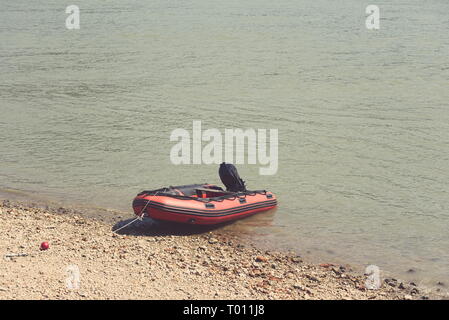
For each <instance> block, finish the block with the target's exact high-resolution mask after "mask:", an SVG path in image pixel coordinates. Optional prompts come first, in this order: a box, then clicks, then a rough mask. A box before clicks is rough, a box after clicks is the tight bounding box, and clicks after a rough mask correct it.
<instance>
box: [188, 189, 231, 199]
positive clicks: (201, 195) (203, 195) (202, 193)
mask: <svg viewBox="0 0 449 320" xmlns="http://www.w3.org/2000/svg"><path fill="white" fill-rule="evenodd" d="M195 191H196V194H197V196H198V198H210V197H208V194H210V193H212V194H216V196H217V197H218V196H219V195H218V194H220V195H225V194H232V193H234V192H229V191H224V190H216V189H208V188H195Z"/></svg>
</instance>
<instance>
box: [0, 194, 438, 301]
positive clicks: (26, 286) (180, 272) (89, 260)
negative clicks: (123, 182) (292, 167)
mask: <svg viewBox="0 0 449 320" xmlns="http://www.w3.org/2000/svg"><path fill="white" fill-rule="evenodd" d="M0 216H1V218H2V220H3V223H2V225H1V227H0V228H1V230H0V232H1V235H0V253H1V255H2V257H1V258H2V268H1V273H0V299H195V300H196V299H406V300H412V299H444V298H447V296H444V295H443V294H441V293H438V292H435V291H430V290H428V289H426V288H422V287H419V286H416V284H413V283H407V282H403V281H400V280H397V279H393V278H386V279H382V283H381V287H380V289H376V290H368V289H366V287H365V280H366V276H364V275H363V274H358V273H356V272H354V270H352V268H351V267H350V266H347V265H344V266H343V265H333V264H320V265H317V264H312V263H310V262H306V261H303V258H302V257H300V256H296V255H294V254H291V253H286V252H280V251H266V250H261V249H259V248H257V247H255V246H254V245H252V244H247V243H244V242H242V241H240V239H238V237H235V236H232V235H229V234H226V233H225V232H220V231H219V230H214V231H213V232H211V231H210V230H207V229H206V230H204V229H201V230H197V229H195V230H192V229H190V230H188V231H186V228H185V227H183V226H179V225H178V226H173V225H170V224H169V225H165V224H164V225H159V224H154V223H153V222H151V221H149V219H148V220H147V219H145V220H144V221H142V222H140V221H137V222H136V223H134V224H132V225H130V226H128V227H127V228H125V229H123V230H121V232H120V234H115V233H114V232H112V230H113V229H114V230H115V229H117V228H118V227H120V226H122V225H124V224H126V223H127V222H128V221H131V219H129V220H122V221H117V222H116V223H115V224H110V223H107V222H104V221H101V220H96V219H92V218H88V217H84V216H82V213H80V212H77V211H76V210H74V209H68V208H63V207H59V208H50V207H46V208H41V207H39V206H33V205H25V204H21V203H16V202H14V203H13V202H10V201H8V200H5V201H3V203H1V202H0ZM43 241H48V242H49V244H50V248H49V249H48V250H45V251H41V250H39V245H40V243H41V242H43ZM74 266H75V268H77V269H78V270H79V276H80V277H79V279H80V281H79V288H78V289H77V288H75V289H73V288H72V289H69V288H68V286H67V281H69V282H70V281H72V280H73V279H74V278H73V276H71V275H72V273H70V272H71V271H70V270H72V269H73V267H74ZM68 279H69V280H68ZM70 279H72V280H70ZM72 282H73V281H72ZM75 287H76V286H75Z"/></svg>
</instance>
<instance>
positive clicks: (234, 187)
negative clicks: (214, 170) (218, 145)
mask: <svg viewBox="0 0 449 320" xmlns="http://www.w3.org/2000/svg"><path fill="white" fill-rule="evenodd" d="M218 174H219V175H220V179H221V182H223V184H224V185H225V186H226V190H227V191H231V192H242V191H246V187H245V181H243V180H242V179H241V178H240V176H239V173H238V172H237V168H236V167H235V166H234V165H233V164H232V163H225V162H223V163H222V164H220V169H219V170H218Z"/></svg>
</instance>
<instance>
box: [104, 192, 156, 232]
mask: <svg viewBox="0 0 449 320" xmlns="http://www.w3.org/2000/svg"><path fill="white" fill-rule="evenodd" d="M158 193H159V191H158V192H156V194H155V195H154V196H157V194H158ZM150 202H151V200H149V199H148V200H147V203H146V204H145V206H144V207H143V209H142V210H141V211H140V213H139V214H138V215H137V217H136V218H135V219H133V220H132V221H130V222H128V223H127V224H125V225H124V226H121V227H120V228H118V229H115V230H112V232H114V233H117V232H118V231H120V230H122V229H124V228H126V227H127V226H129V225H131V224H133V223H134V222H136V221H137V220H139V221H142V220H143V215H144V213H145V209H146V208H147V206H148V204H149V203H150Z"/></svg>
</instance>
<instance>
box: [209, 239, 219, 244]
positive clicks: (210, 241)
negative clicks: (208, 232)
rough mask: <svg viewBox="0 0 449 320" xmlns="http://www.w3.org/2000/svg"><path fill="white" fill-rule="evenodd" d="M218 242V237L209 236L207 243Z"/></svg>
mask: <svg viewBox="0 0 449 320" xmlns="http://www.w3.org/2000/svg"><path fill="white" fill-rule="evenodd" d="M217 242H218V239H216V238H210V239H209V243H210V244H214V243H217Z"/></svg>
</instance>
